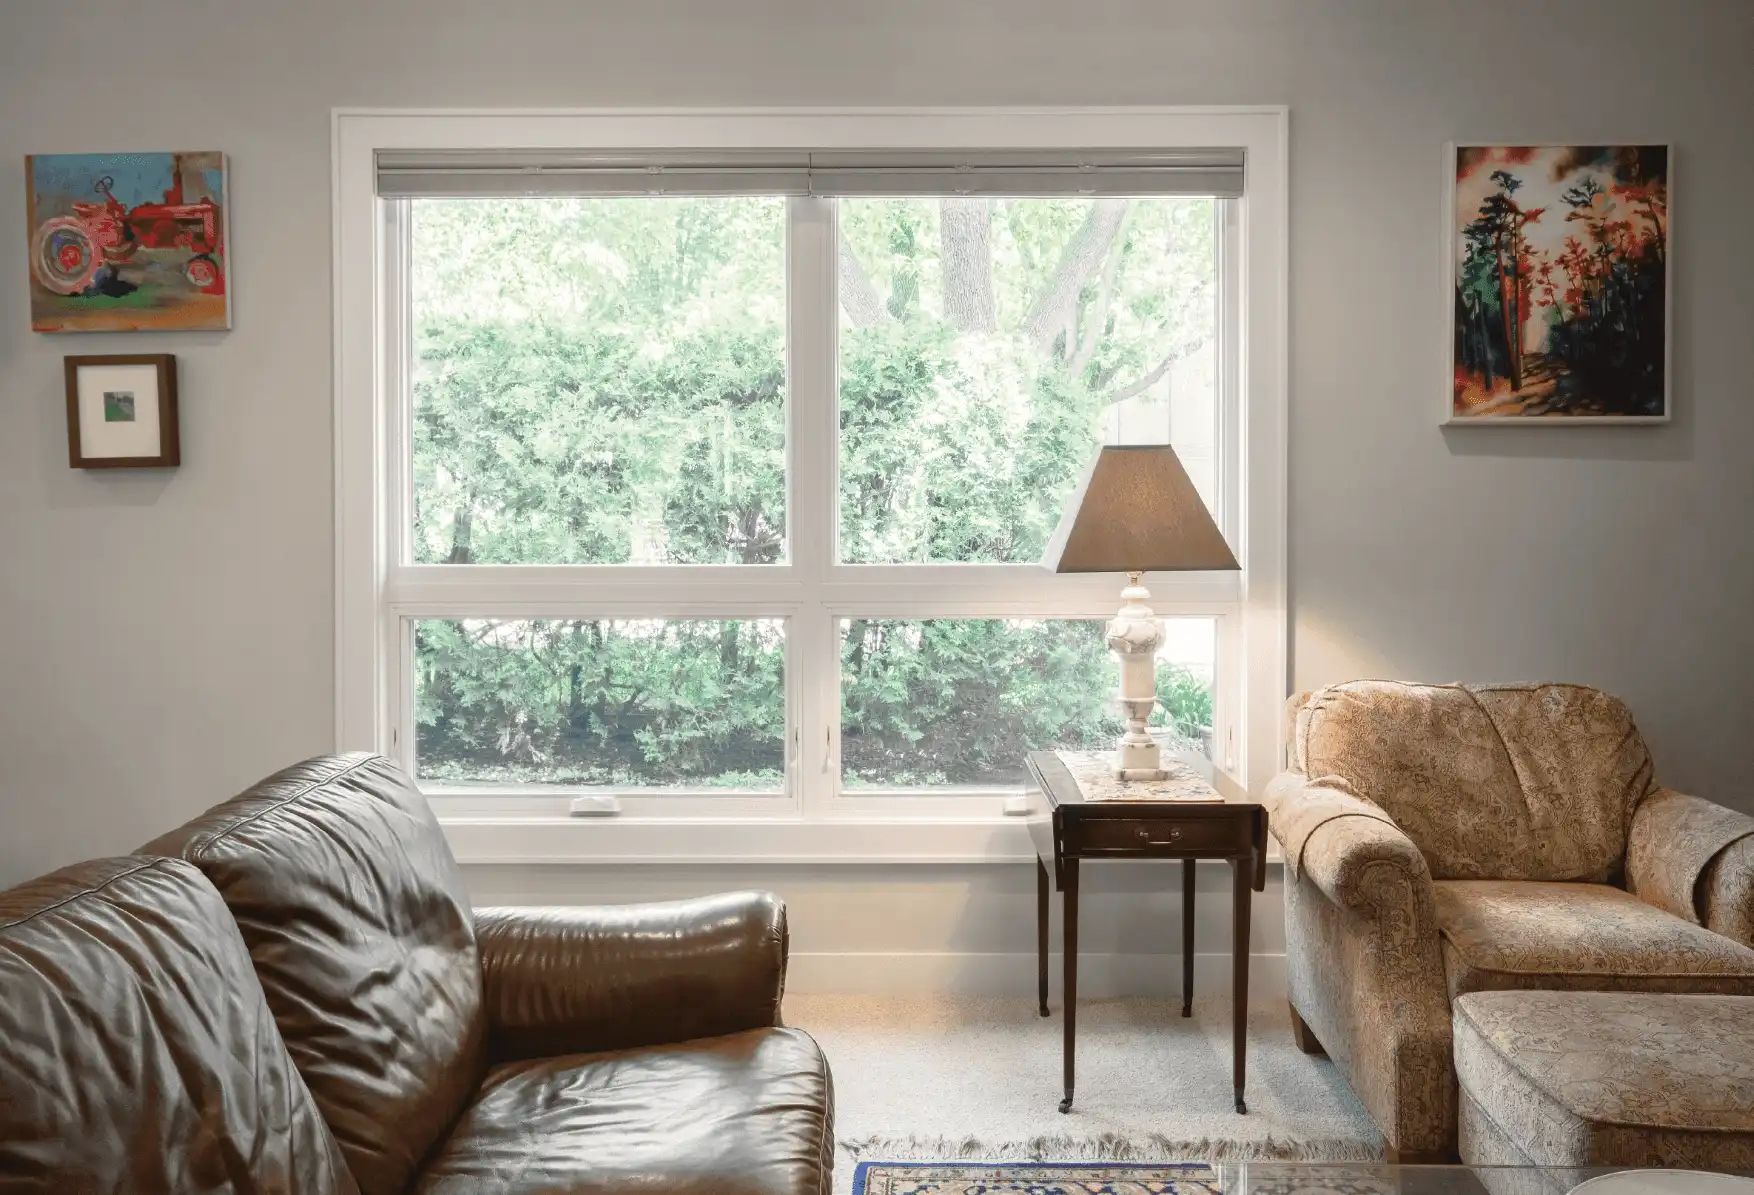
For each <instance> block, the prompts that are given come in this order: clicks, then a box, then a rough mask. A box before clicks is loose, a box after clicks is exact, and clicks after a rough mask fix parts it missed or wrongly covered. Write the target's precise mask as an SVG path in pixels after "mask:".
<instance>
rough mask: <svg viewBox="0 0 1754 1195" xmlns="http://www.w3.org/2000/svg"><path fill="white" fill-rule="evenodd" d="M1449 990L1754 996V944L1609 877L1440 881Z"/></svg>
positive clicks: (1456, 993) (1452, 992) (1455, 993)
mask: <svg viewBox="0 0 1754 1195" xmlns="http://www.w3.org/2000/svg"><path fill="white" fill-rule="evenodd" d="M1436 888H1437V921H1438V925H1439V931H1438V932H1439V933H1440V934H1441V935H1442V936H1443V962H1444V971H1445V973H1446V975H1447V977H1448V982H1449V993H1450V997H1451V998H1452V999H1454V998H1455V997H1457V996H1459V995H1461V994H1462V993H1464V992H1482V991H1498V990H1503V989H1507V988H1512V989H1514V988H1545V989H1554V988H1565V989H1583V990H1594V991H1623V992H1723V993H1728V994H1732V995H1738V996H1754V950H1750V949H1748V947H1746V946H1744V945H1742V944H1741V943H1740V942H1733V941H1731V940H1730V939H1729V938H1726V937H1724V936H1723V935H1721V934H1714V933H1712V932H1711V931H1710V930H1708V929H1705V928H1703V927H1701V926H1697V925H1689V924H1687V923H1686V922H1683V921H1680V920H1678V919H1677V918H1675V917H1673V916H1671V915H1670V914H1668V913H1665V912H1663V911H1662V910H1661V909H1658V908H1654V907H1653V906H1651V905H1647V904H1645V903H1644V902H1643V901H1642V900H1640V899H1638V897H1636V896H1633V895H1631V894H1630V893H1627V892H1623V891H1621V890H1620V889H1618V888H1610V887H1608V886H1607V885H1606V884H1538V883H1529V882H1528V881H1525V880H1440V881H1438V883H1437V885H1436Z"/></svg>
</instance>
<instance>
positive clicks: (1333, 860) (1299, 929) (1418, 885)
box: [1268, 681, 1754, 1161]
mask: <svg viewBox="0 0 1754 1195" xmlns="http://www.w3.org/2000/svg"><path fill="white" fill-rule="evenodd" d="M1288 714H1289V716H1290V722H1291V725H1290V728H1289V733H1290V738H1291V741H1290V749H1289V752H1288V754H1289V765H1290V770H1288V771H1286V772H1285V773H1283V774H1282V775H1280V776H1279V777H1278V778H1276V779H1275V780H1274V782H1273V784H1272V786H1271V787H1270V789H1269V795H1268V804H1269V806H1270V807H1271V810H1272V815H1271V824H1272V828H1273V833H1274V835H1275V836H1276V837H1277V838H1278V839H1279V842H1280V845H1281V847H1282V849H1283V851H1284V855H1285V866H1286V884H1285V905H1286V908H1285V921H1286V925H1285V933H1286V957H1287V963H1288V971H1289V978H1290V996H1291V1011H1292V1023H1293V1031H1294V1032H1295V1034H1296V1035H1297V1039H1298V1045H1299V1046H1301V1047H1302V1048H1303V1049H1305V1050H1307V1051H1310V1052H1322V1051H1325V1052H1326V1053H1327V1054H1328V1055H1329V1056H1330V1057H1331V1058H1332V1059H1333V1060H1334V1062H1335V1063H1336V1065H1337V1066H1338V1067H1339V1068H1340V1070H1341V1072H1342V1073H1343V1074H1344V1075H1345V1076H1346V1078H1347V1080H1348V1081H1349V1082H1350V1083H1351V1085H1352V1088H1353V1090H1354V1092H1356V1094H1357V1095H1358V1098H1359V1100H1360V1101H1361V1102H1362V1103H1363V1105H1364V1107H1365V1108H1366V1110H1367V1111H1368V1112H1369V1113H1370V1115H1371V1116H1372V1117H1373V1118H1374V1119H1375V1121H1376V1123H1377V1126H1378V1127H1379V1128H1380V1129H1381V1131H1382V1134H1383V1137H1384V1138H1385V1140H1386V1141H1387V1143H1388V1151H1389V1156H1390V1158H1391V1159H1398V1160H1401V1161H1407V1160H1431V1159H1432V1158H1440V1157H1448V1156H1450V1155H1452V1154H1453V1153H1454V1150H1455V1139H1456V1136H1455V1133H1456V1130H1455V1125H1456V1078H1455V1070H1454V1065H1453V1063H1452V1060H1451V1050H1450V1001H1451V999H1452V998H1454V997H1455V996H1458V995H1461V994H1462V993H1464V992H1469V991H1479V990H1487V989H1504V988H1548V989H1552V988H1565V989H1573V990H1586V989H1587V990H1615V991H1663V992H1731V993H1739V994H1754V949H1750V945H1751V944H1754V819H1751V818H1748V817H1746V816H1744V815H1742V814H1740V813H1736V812H1733V811H1732V810H1729V809H1725V808H1723V807H1722V806H1719V805H1714V804H1712V803H1711V802H1709V801H1705V800H1701V799H1700V798H1698V797H1693V796H1687V795H1685V794H1682V793H1677V792H1672V791H1670V790H1668V789H1664V788H1662V787H1660V786H1659V785H1658V784H1657V783H1656V782H1655V779H1654V777H1653V769H1652V765H1651V758H1650V752H1649V751H1648V750H1647V749H1646V747H1645V744H1644V740H1643V739H1642V738H1641V737H1640V736H1639V733H1638V729H1637V727H1636V726H1634V725H1633V722H1632V717H1631V714H1630V713H1629V712H1628V711H1627V709H1626V707H1625V705H1623V704H1622V703H1621V702H1619V701H1618V700H1616V699H1615V698H1613V697H1610V696H1608V695H1607V694H1605V693H1601V692H1598V691H1596V690H1594V689H1588V688H1584V687H1582V686H1577V685H1490V686H1487V685H1414V684H1402V683H1398V682H1388V681H1358V682H1353V683H1350V684H1344V685H1335V686H1332V687H1330V688H1327V689H1322V690H1320V691H1318V692H1315V693H1308V694H1300V695H1299V696H1298V697H1296V698H1293V700H1292V702H1291V703H1290V706H1289V707H1288Z"/></svg>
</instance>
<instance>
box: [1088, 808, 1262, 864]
mask: <svg viewBox="0 0 1754 1195" xmlns="http://www.w3.org/2000/svg"><path fill="white" fill-rule="evenodd" d="M1247 834H1248V829H1247V827H1246V826H1244V825H1242V824H1241V823H1240V822H1238V821H1237V820H1236V819H1235V818H1188V819H1186V820H1178V819H1175V818H1166V817H1164V818H1157V817H1154V818H1140V819H1138V820H1131V819H1128V820H1122V819H1120V818H1106V817H1105V818H1086V819H1084V820H1083V822H1082V823H1081V824H1080V825H1079V827H1078V838H1079V840H1080V842H1081V843H1082V849H1083V850H1086V851H1126V852H1128V853H1129V854H1140V855H1150V854H1165V855H1177V854H1182V853H1183V852H1194V851H1243V850H1247V849H1249V844H1248V843H1247V842H1245V841H1244V839H1245V838H1246V837H1247Z"/></svg>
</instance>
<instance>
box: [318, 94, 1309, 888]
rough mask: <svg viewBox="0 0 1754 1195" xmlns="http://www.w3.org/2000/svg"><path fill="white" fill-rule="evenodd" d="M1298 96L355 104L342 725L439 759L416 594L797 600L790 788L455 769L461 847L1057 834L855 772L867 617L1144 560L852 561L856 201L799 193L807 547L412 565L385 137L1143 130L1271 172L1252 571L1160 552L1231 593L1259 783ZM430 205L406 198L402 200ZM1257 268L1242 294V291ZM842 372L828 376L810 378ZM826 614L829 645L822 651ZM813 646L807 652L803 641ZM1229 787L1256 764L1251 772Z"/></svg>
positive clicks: (734, 850)
mask: <svg viewBox="0 0 1754 1195" xmlns="http://www.w3.org/2000/svg"><path fill="white" fill-rule="evenodd" d="M1286 125H1287V113H1286V111H1285V109H1283V108H1279V107H1261V108H1101V109H1098V108H1058V109H1039V110H1036V109H1031V110H1023V109H851V110H833V111H828V110H795V109H786V110H728V109H717V110H706V111H692V110H677V109H660V110H613V111H611V110H599V111H539V112H514V111H494V110H484V111H470V112H456V111H443V112H435V111H408V110H381V109H337V110H335V112H334V113H333V118H332V152H333V161H332V169H333V203H334V208H333V221H334V225H333V226H334V240H333V254H334V262H333V266H334V274H333V277H334V288H335V295H334V299H335V302H334V369H335V376H334V403H335V407H334V432H335V537H336V561H335V583H336V607H335V618H336V635H335V643H336V654H335V677H336V722H335V737H336V746H337V749H339V750H370V751H378V752H382V753H384V754H386V755H389V756H391V757H392V758H394V759H397V760H398V761H400V762H402V763H403V764H404V765H405V766H406V765H410V764H411V763H412V752H413V743H412V738H413V736H412V733H411V728H412V725H413V722H412V702H411V695H410V694H409V693H408V692H407V688H408V679H409V678H410V677H411V675H412V663H413V661H412V633H411V623H410V622H408V621H407V620H409V619H412V618H443V617H465V616H467V617H493V616H500V617H542V616H560V615H565V616H568V617H579V616H586V617H599V618H608V617H623V618H639V617H645V618H653V617H737V616H746V617H757V616H760V617H783V618H786V619H787V620H788V624H787V632H788V633H787V650H788V661H787V678H788V679H787V702H788V706H789V708H788V711H787V715H788V725H789V727H791V738H792V743H791V745H790V747H789V750H788V767H787V776H788V783H787V792H786V794H785V795H784V796H730V797H727V796H723V795H709V794H707V793H705V792H699V793H687V792H678V793H671V794H667V795H663V796H655V795H643V796H642V795H638V794H629V795H627V796H624V797H623V805H624V808H625V810H626V812H624V813H623V814H622V815H620V816H618V817H615V818H611V819H595V818H591V819H586V818H575V817H569V816H568V815H567V812H566V809H567V805H568V802H569V798H570V796H571V795H572V794H570V793H561V794H559V795H557V794H556V793H555V792H554V791H552V790H549V789H534V788H532V789H511V790H501V791H498V792H496V793H495V794H494V795H492V796H488V797H481V796H476V797H470V796H460V795H454V794H435V796H434V805H435V808H436V809H437V811H438V813H439V815H440V818H441V821H443V822H444V824H445V826H446V829H447V833H448V834H449V836H450V837H451V840H452V843H453V846H454V847H455V848H456V850H457V853H458V856H459V858H461V859H462V860H463V861H465V862H478V863H489V862H491V863H565V862H613V863H628V862H635V861H646V860H650V861H665V862H678V861H686V862H731V861H741V860H775V861H792V862H834V861H845V862H860V863H870V862H933V863H947V862H999V861H1021V860H1026V859H1029V858H1032V857H1033V853H1032V851H1031V848H1030V847H1029V844H1028V841H1027V837H1026V834H1025V832H1024V829H1023V827H1022V825H1021V824H1019V822H1018V820H1017V819H1016V818H1007V817H1006V816H1005V814H1004V813H1003V811H1002V807H1003V802H1002V800H1001V798H1000V797H999V796H998V795H996V794H993V793H990V792H989V793H986V794H984V795H960V796H950V795H946V794H944V793H942V792H938V793H930V794H927V793H919V794H896V793H888V794H882V795H870V794H866V793H863V792H858V791H855V792H853V793H849V794H837V790H838V778H839V770H840V769H839V758H838V746H839V744H838V739H839V725H838V723H839V689H838V685H839V677H838V661H839V653H838V651H837V650H836V645H835V643H834V641H833V638H832V637H833V636H834V635H835V633H836V620H838V619H839V618H841V617H847V616H853V615H863V616H867V617H895V618H925V617H946V618H949V617H1028V616H1035V617H1092V616H1095V617H1104V616H1108V615H1109V614H1112V612H1113V610H1114V609H1115V607H1116V605H1117V604H1118V597H1117V594H1118V588H1119V579H1118V578H1114V577H1108V576H1082V577H1079V576H1054V575H1051V574H1047V573H1045V572H1043V571H1042V570H1040V569H1038V568H1036V567H1035V566H1033V565H1027V564H1021V565H948V566H946V565H845V564H839V563H837V562H836V561H835V560H834V559H833V558H832V557H833V554H834V550H835V549H834V545H835V536H836V531H837V529H836V527H835V526H834V520H835V512H834V508H833V504H832V502H826V503H825V502H821V501H816V502H808V503H807V502H802V501H799V494H800V491H804V492H806V493H812V494H816V495H821V494H824V493H827V494H833V493H834V491H835V483H836V478H835V472H836V469H837V463H838V447H837V443H836V434H837V426H838V415H837V411H836V408H835V402H834V400H835V399H836V398H837V397H838V394H837V376H836V371H837V358H836V349H835V335H836V333H837V330H838V329H837V326H836V325H837V323H838V321H837V311H838V306H837V304H836V303H835V302H832V301H830V302H821V301H816V302H810V301H807V300H806V296H820V295H824V294H826V295H829V296H833V295H834V294H835V287H836V286H837V282H836V278H837V275H836V270H835V260H834V252H833V250H834V243H835V242H834V237H835V229H834V223H833V222H834V213H835V210H836V209H835V207H834V204H833V202H832V201H827V200H822V199H812V198H794V199H792V200H789V201H788V202H789V203H790V204H791V205H793V207H792V213H791V214H792V220H791V233H792V235H791V238H790V245H789V253H788V264H787V271H788V279H787V282H788V303H789V308H790V310H789V321H788V325H789V326H788V372H789V376H788V429H787V431H788V435H787V466H788V493H787V541H788V559H787V562H786V563H784V564H779V565H762V566H735V565H727V566H688V578H689V580H691V581H692V580H695V579H698V578H699V577H700V576H702V575H710V576H712V578H713V583H712V585H711V586H710V591H709V592H710V596H702V594H701V591H700V589H698V588H695V587H691V586H690V585H687V584H678V582H679V580H680V579H681V578H680V577H679V574H678V572H677V571H676V570H675V569H672V568H645V567H634V566H584V567H544V566H516V565H514V566H490V565H468V566H443V565H412V564H405V563H402V561H403V560H404V559H406V555H405V551H404V544H405V542H406V538H407V535H408V518H407V515H408V488H407V487H408V481H407V478H406V475H405V474H406V469H405V464H406V461H407V460H408V453H407V443H408V441H407V435H408V429H407V420H406V416H407V407H406V403H404V402H402V401H400V399H399V398H397V397H396V396H398V395H399V394H400V393H401V388H402V387H403V385H404V379H405V377H406V361H405V360H404V355H405V349H406V346H407V344H408V336H407V332H406V328H407V325H406V319H407V313H406V311H405V302H406V291H405V289H400V288H397V287H395V286H393V285H392V283H393V282H394V281H395V280H397V279H400V278H402V277H403V274H404V271H403V265H404V257H405V254H406V245H407V239H406V231H407V230H406V221H405V218H403V217H400V216H399V215H398V210H397V209H398V204H399V203H400V202H405V201H394V200H380V199H379V198H378V196H377V191H376V154H377V152H378V151H379V150H394V149H421V150H434V149H441V150H443V149H496V148H507V147H515V148H528V149H547V148H552V149H556V150H565V149H580V148H590V149H605V150H607V149H628V150H654V149H657V150H661V149H666V148H721V147H723V148H732V149H736V148H746V147H766V148H775V149H782V148H783V149H791V148H796V149H840V148H844V149H867V148H869V149H878V148H894V147H896V146H906V147H910V148H920V149H938V148H943V149H960V148H967V147H983V148H1000V149H1005V148H1019V149H1032V148H1039V147H1051V146H1077V145H1089V146H1101V147H1109V148H1116V149H1129V148H1140V149H1160V148H1163V147H1175V148H1185V149H1203V148H1209V147H1210V148H1235V147H1240V148H1242V149H1243V151H1244V153H1245V155H1246V163H1247V165H1246V183H1245V188H1246V189H1245V195H1244V197H1243V198H1242V199H1241V200H1237V201H1234V202H1232V203H1230V204H1228V205H1226V208H1225V210H1226V211H1227V212H1228V213H1229V215H1230V219H1231V220H1232V221H1233V222H1234V225H1233V227H1229V228H1227V230H1226V235H1224V236H1222V237H1221V238H1220V243H1221V245H1222V246H1223V247H1224V248H1223V252H1225V253H1228V254H1235V255H1236V260H1235V261H1233V262H1231V261H1227V262H1223V263H1221V271H1220V273H1221V276H1222V277H1225V278H1232V279H1235V280H1236V285H1235V286H1234V287H1232V288H1227V289H1226V292H1225V293H1224V294H1222V295H1221V302H1220V320H1221V337H1220V343H1221V346H1228V347H1229V348H1230V355H1231V362H1232V367H1231V368H1226V369H1223V370H1221V374H1222V377H1223V382H1222V383H1221V384H1222V385H1224V386H1226V387H1227V388H1228V387H1234V388H1236V393H1235V397H1234V400H1232V398H1231V396H1230V395H1229V394H1227V395H1226V396H1225V397H1226V401H1224V402H1222V403H1221V406H1220V410H1221V420H1222V424H1221V428H1220V442H1221V444H1230V443H1234V444H1237V445H1238V451H1236V452H1235V453H1231V452H1229V451H1228V450H1224V451H1222V452H1221V457H1222V458H1223V459H1224V460H1228V461H1234V462H1235V463H1236V467H1235V468H1231V469H1226V468H1224V467H1222V466H1221V469H1220V487H1221V490H1222V492H1223V500H1222V502H1221V507H1222V513H1223V521H1224V522H1225V524H1226V526H1225V530H1226V532H1227V535H1228V536H1229V538H1230V541H1231V543H1232V546H1233V547H1234V548H1235V550H1236V554H1237V557H1238V560H1239V561H1240V563H1241V564H1242V571H1241V572H1240V573H1237V574H1188V575H1166V574H1153V575H1152V576H1151V577H1150V578H1149V579H1148V584H1149V585H1150V586H1151V588H1152V593H1153V599H1152V601H1153V606H1154V608H1155V609H1156V610H1157V611H1158V613H1159V614H1161V615H1164V616H1170V617H1173V616H1177V615H1212V616H1216V617H1218V620H1219V621H1218V626H1219V636H1218V653H1219V656H1220V669H1219V675H1220V677H1222V678H1223V681H1224V682H1228V683H1221V684H1220V686H1219V694H1218V700H1219V709H1218V711H1217V717H1216V719H1215V720H1216V721H1217V722H1218V726H1217V727H1216V728H1215V729H1216V731H1217V743H1218V751H1217V754H1218V755H1219V756H1220V764H1221V766H1222V767H1223V769H1224V772H1225V774H1226V778H1227V781H1228V782H1234V784H1235V785H1236V786H1237V787H1239V788H1241V789H1244V790H1247V791H1250V792H1253V793H1256V794H1258V793H1259V792H1260V791H1261V790H1262V789H1263V788H1264V786H1265V785H1266V783H1267V781H1268V780H1269V779H1270V778H1271V777H1272V775H1273V774H1274V772H1275V771H1276V770H1277V769H1278V767H1279V764H1280V754H1281V753H1280V746H1279V740H1280V717H1281V712H1280V711H1281V708H1282V705H1283V702H1284V699H1285V697H1286V695H1287V693H1288V692H1289V688H1290V686H1289V674H1288V668H1287V659H1286V640H1287V601H1286V572H1287V569H1286V515H1287V511H1286V494H1287V487H1286V404H1287V370H1286V361H1287V356H1286V343H1287V266H1288V254H1287V226H1288V220H1287V213H1288V205H1287V183H1288V178H1287V139H1286ZM402 210H403V211H405V208H404V209H402ZM1232 292H1234V293H1232ZM805 395H815V396H818V398H822V397H826V399H827V401H804V400H801V396H805ZM805 637H810V641H809V646H808V649H807V650H798V649H799V648H800V647H802V646H803V645H804V644H805V641H806V638H805ZM799 662H803V663H804V665H805V666H806V667H807V668H808V669H809V671H808V672H804V673H800V672H799V671H798V670H796V668H795V665H796V664H797V663H799ZM1226 787H1228V783H1227V784H1226Z"/></svg>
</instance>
